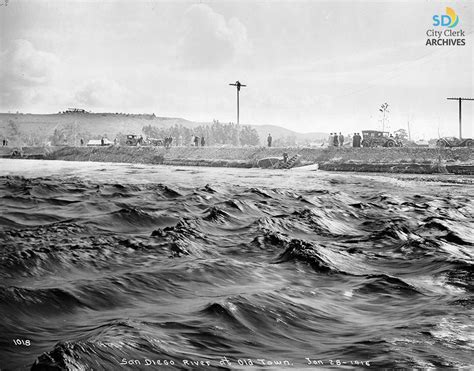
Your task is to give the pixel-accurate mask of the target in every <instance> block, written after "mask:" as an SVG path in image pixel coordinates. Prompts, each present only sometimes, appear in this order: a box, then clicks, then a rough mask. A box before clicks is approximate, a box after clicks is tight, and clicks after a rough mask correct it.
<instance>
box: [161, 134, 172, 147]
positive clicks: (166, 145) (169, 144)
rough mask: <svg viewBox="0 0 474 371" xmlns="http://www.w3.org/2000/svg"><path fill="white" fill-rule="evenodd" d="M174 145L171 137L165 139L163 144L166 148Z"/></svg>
mask: <svg viewBox="0 0 474 371" xmlns="http://www.w3.org/2000/svg"><path fill="white" fill-rule="evenodd" d="M172 143H173V137H172V136H171V135H170V136H169V137H165V140H164V142H163V145H164V146H165V148H170V147H171V144H172Z"/></svg>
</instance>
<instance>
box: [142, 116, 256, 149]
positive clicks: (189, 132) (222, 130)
mask: <svg viewBox="0 0 474 371" xmlns="http://www.w3.org/2000/svg"><path fill="white" fill-rule="evenodd" d="M142 132H143V134H144V135H145V136H146V137H151V138H164V137H168V136H171V137H173V138H174V139H175V143H176V142H178V143H179V142H180V141H181V143H182V144H184V145H186V144H190V143H191V141H192V138H193V136H198V137H204V138H205V141H206V145H210V146H213V145H225V144H228V145H233V146H239V145H242V146H258V145H259V143H260V138H259V136H258V133H257V131H256V130H255V129H253V128H252V127H251V126H248V125H236V124H234V123H232V122H230V123H228V124H223V123H220V122H219V120H213V122H212V124H211V125H199V126H196V127H194V128H187V127H184V126H182V125H178V124H175V125H174V126H171V127H169V128H161V127H156V126H152V125H147V126H144V127H143V129H142Z"/></svg>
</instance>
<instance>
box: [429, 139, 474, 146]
mask: <svg viewBox="0 0 474 371" xmlns="http://www.w3.org/2000/svg"><path fill="white" fill-rule="evenodd" d="M436 146H437V147H449V148H451V147H469V148H472V147H474V140H472V139H471V138H463V139H459V138H456V137H444V138H440V139H438V141H437V142H436Z"/></svg>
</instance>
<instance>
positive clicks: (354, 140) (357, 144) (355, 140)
mask: <svg viewBox="0 0 474 371" xmlns="http://www.w3.org/2000/svg"><path fill="white" fill-rule="evenodd" d="M361 141H362V137H361V136H360V134H359V133H354V136H353V137H352V147H356V148H358V147H360V143H361Z"/></svg>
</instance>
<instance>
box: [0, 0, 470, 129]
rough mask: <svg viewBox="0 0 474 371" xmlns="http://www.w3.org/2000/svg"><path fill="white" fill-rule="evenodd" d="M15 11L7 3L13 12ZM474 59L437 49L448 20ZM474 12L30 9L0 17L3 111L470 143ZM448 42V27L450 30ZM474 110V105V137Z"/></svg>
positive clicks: (159, 6)
mask: <svg viewBox="0 0 474 371" xmlns="http://www.w3.org/2000/svg"><path fill="white" fill-rule="evenodd" d="M0 4H5V0H0ZM446 6H450V7H452V8H453V9H454V10H455V11H456V13H457V14H458V16H459V24H458V26H457V27H456V30H464V32H465V33H466V37H465V38H466V44H467V45H466V46H464V47H461V46H425V42H426V39H427V37H426V31H427V30H428V29H431V28H435V27H433V26H432V23H433V21H432V17H433V15H434V14H444V13H445V8H446ZM473 13H474V3H473V2H472V1H425V0H420V1H413V0H412V1H392V2H390V1H334V0H333V1H327V2H323V1H292V2H290V1H255V0H254V1H232V2H230V1H200V2H196V1H178V2H176V1H174V2H171V1H169V2H167V1H159V2H157V1H135V0H134V1H131V0H130V1H101V2H93V1H64V0H61V1H59V0H57V1H41V2H40V1H19V0H9V1H8V6H5V5H3V6H0V53H1V54H0V66H1V72H0V111H2V112H7V111H9V110H10V111H12V112H16V111H17V110H19V111H21V112H31V113H49V112H58V111H60V110H64V109H66V108H68V107H79V108H85V109H87V110H92V111H96V112H104V111H107V112H143V113H152V112H154V113H155V114H156V115H158V116H173V117H183V118H187V119H190V120H196V121H211V120H212V119H219V120H220V121H223V122H228V121H235V120H236V118H235V117H236V97H235V94H236V92H235V88H234V87H231V86H229V85H228V84H229V83H231V82H235V81H236V80H240V81H241V82H242V83H246V84H247V85H248V87H247V88H243V89H242V91H241V96H240V98H241V115H240V118H241V123H242V124H276V125H281V126H284V127H286V128H289V129H292V130H296V131H300V132H310V131H324V132H331V131H333V130H337V131H342V132H354V131H360V130H362V129H368V128H373V129H377V128H379V127H380V124H379V118H380V117H379V112H378V108H379V106H380V105H381V104H382V103H384V102H388V103H389V105H390V111H391V112H390V114H389V115H390V128H391V129H392V130H395V129H398V128H406V127H407V121H408V120H410V123H411V125H410V126H411V129H412V134H414V136H415V137H417V138H421V137H425V138H428V137H437V136H438V131H439V132H440V134H441V135H442V136H443V135H457V132H458V106H457V102H452V101H447V100H446V97H448V96H456V97H458V96H463V97H473V69H474V67H473V66H474V63H473V62H474V61H473V59H474V53H473V51H474V48H473V47H474V38H473V37H472V29H473V24H472V23H473V18H474V17H473ZM436 29H438V30H443V29H444V28H442V27H437V28H436ZM473 105H474V102H465V103H464V104H463V121H464V125H463V126H464V134H465V136H472V135H473V134H474V133H473V128H472V127H473V112H474V107H473Z"/></svg>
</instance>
